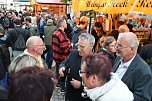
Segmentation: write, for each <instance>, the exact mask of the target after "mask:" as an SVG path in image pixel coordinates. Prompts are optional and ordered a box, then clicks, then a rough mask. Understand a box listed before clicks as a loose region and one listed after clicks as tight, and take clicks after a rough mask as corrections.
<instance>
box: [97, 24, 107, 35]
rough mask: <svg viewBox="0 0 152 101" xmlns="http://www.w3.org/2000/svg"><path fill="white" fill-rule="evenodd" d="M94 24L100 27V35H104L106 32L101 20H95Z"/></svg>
mask: <svg viewBox="0 0 152 101" xmlns="http://www.w3.org/2000/svg"><path fill="white" fill-rule="evenodd" d="M94 26H95V27H97V28H100V31H101V33H102V35H106V32H105V31H104V30H103V25H102V23H101V22H96V23H95V25H94Z"/></svg>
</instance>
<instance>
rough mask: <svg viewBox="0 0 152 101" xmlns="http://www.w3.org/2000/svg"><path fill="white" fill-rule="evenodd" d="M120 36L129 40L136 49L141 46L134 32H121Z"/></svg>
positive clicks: (130, 44)
mask: <svg viewBox="0 0 152 101" xmlns="http://www.w3.org/2000/svg"><path fill="white" fill-rule="evenodd" d="M118 38H125V39H127V40H128V41H129V46H133V47H135V48H136V49H137V48H138V46H139V40H138V38H137V36H136V34H134V33H133V32H125V33H120V34H119V36H118Z"/></svg>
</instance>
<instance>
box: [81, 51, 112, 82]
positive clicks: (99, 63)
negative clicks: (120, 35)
mask: <svg viewBox="0 0 152 101" xmlns="http://www.w3.org/2000/svg"><path fill="white" fill-rule="evenodd" d="M83 62H85V63H86V67H87V68H86V70H85V71H86V72H87V73H86V77H89V76H90V75H92V74H96V75H97V76H98V77H99V78H100V79H102V80H106V81H109V80H110V73H111V71H112V63H111V61H110V59H109V58H108V57H107V55H104V54H103V53H95V54H93V55H88V56H86V57H84V58H83V59H82V63H83Z"/></svg>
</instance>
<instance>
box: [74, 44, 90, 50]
mask: <svg viewBox="0 0 152 101" xmlns="http://www.w3.org/2000/svg"><path fill="white" fill-rule="evenodd" d="M75 46H76V47H77V48H80V49H85V48H87V47H89V45H87V46H81V45H79V44H78V43H76V44H75Z"/></svg>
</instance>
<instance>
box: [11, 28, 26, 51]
mask: <svg viewBox="0 0 152 101" xmlns="http://www.w3.org/2000/svg"><path fill="white" fill-rule="evenodd" d="M15 30H16V29H15ZM16 32H17V33H18V31H17V30H16ZM25 48H26V41H25V39H24V37H23V35H22V34H21V33H18V37H17V39H16V41H15V44H14V49H15V50H17V51H24V49H25Z"/></svg>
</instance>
